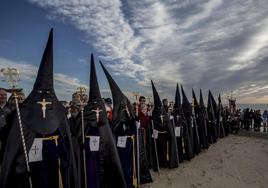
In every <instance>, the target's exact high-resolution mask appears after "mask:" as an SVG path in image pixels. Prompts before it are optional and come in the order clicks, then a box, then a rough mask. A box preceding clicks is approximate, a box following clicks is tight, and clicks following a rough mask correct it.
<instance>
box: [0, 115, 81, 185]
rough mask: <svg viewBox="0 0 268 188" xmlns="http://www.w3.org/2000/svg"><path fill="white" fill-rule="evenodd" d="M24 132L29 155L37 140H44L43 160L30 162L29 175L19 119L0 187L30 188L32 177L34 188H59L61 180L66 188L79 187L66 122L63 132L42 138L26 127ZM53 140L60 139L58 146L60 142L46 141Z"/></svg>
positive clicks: (11, 136) (64, 120)
mask: <svg viewBox="0 0 268 188" xmlns="http://www.w3.org/2000/svg"><path fill="white" fill-rule="evenodd" d="M23 128H24V136H25V142H26V148H27V152H28V153H29V151H30V148H31V146H32V144H33V141H34V139H35V138H43V150H42V155H43V160H42V161H38V162H30V163H29V166H30V170H31V174H28V172H27V169H26V162H25V157H24V153H23V146H22V140H21V135H20V129H19V124H18V121H17V119H15V121H14V123H13V124H12V127H11V131H10V134H9V136H8V140H7V145H6V149H5V154H4V159H3V167H2V170H3V171H2V174H1V177H0V187H4V188H14V187H16V188H28V187H29V179H28V177H29V176H30V177H31V178H32V183H33V187H40V188H48V187H59V181H60V179H62V181H61V183H62V185H63V187H66V188H72V187H77V184H78V179H77V173H76V172H77V169H76V165H75V160H74V152H73V146H72V141H71V133H70V129H69V125H68V123H67V121H66V119H63V120H62V123H61V124H60V126H59V128H58V129H57V130H56V131H55V132H54V133H52V134H47V135H40V134H38V133H36V132H34V131H33V130H31V129H29V128H28V126H24V127H23ZM51 136H56V137H58V139H57V142H58V145H57V144H56V141H53V140H52V141H51V140H46V139H47V138H48V137H51ZM14 138H16V139H14ZM59 161H60V163H59ZM59 168H60V175H59ZM60 176H61V177H60Z"/></svg>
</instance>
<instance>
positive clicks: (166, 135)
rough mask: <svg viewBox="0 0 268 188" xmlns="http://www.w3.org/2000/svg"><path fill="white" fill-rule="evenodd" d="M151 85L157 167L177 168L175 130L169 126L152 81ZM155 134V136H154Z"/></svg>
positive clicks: (168, 120) (168, 119) (168, 118)
mask: <svg viewBox="0 0 268 188" xmlns="http://www.w3.org/2000/svg"><path fill="white" fill-rule="evenodd" d="M151 84H152V90H153V97H154V109H153V112H152V120H153V124H154V131H153V132H154V137H155V139H156V146H157V156H158V162H159V166H160V167H169V168H177V167H178V164H179V160H178V150H177V149H178V148H177V143H176V136H175V130H174V127H173V126H172V124H171V121H170V117H169V115H168V113H167V112H166V111H165V109H164V107H163V105H162V103H161V100H160V97H159V95H158V92H157V90H156V88H155V86H154V83H153V81H151ZM156 132H157V134H155V133H156ZM156 135H157V136H156ZM154 153H155V151H154ZM154 156H155V155H154ZM154 163H155V164H154V169H156V162H154Z"/></svg>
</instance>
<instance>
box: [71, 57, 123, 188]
mask: <svg viewBox="0 0 268 188" xmlns="http://www.w3.org/2000/svg"><path fill="white" fill-rule="evenodd" d="M89 88H90V91H89V99H90V100H89V101H88V102H87V104H86V106H85V107H84V125H85V130H84V133H85V144H84V146H83V144H82V132H83V131H82V126H81V124H82V121H83V120H82V118H81V114H79V115H78V120H77V124H76V127H77V130H79V131H78V134H77V135H74V136H75V137H76V139H77V142H78V143H80V147H79V149H77V150H76V156H77V163H78V165H77V166H78V171H79V174H80V176H79V177H80V178H81V182H82V183H81V187H87V188H109V187H118V188H125V187H127V186H126V182H125V179H124V174H123V170H122V167H121V163H120V159H119V155H118V152H117V149H116V144H115V141H114V138H113V134H112V131H111V128H110V125H109V121H108V118H107V114H106V109H105V104H104V102H103V100H102V98H101V94H100V89H99V85H98V80H97V75H96V69H95V63H94V57H93V54H91V68H90V87H89ZM83 149H85V159H86V160H85V161H86V164H85V166H84V164H83V157H82V150H83ZM84 167H86V171H84ZM84 172H86V177H87V179H86V181H85V179H84V178H85V175H84ZM84 182H87V186H85V183H84Z"/></svg>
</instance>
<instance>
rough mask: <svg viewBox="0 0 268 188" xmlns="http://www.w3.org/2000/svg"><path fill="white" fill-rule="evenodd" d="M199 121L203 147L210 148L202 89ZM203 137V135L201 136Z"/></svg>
mask: <svg viewBox="0 0 268 188" xmlns="http://www.w3.org/2000/svg"><path fill="white" fill-rule="evenodd" d="M198 118H199V120H198V121H199V123H200V125H199V126H200V128H201V130H202V133H201V134H202V138H200V140H201V143H202V147H203V149H208V148H209V143H208V128H207V121H208V119H207V110H206V107H205V104H204V100H203V94H202V90H201V89H200V96H199V115H198ZM200 137H201V136H200Z"/></svg>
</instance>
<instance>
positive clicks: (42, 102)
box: [37, 99, 52, 118]
mask: <svg viewBox="0 0 268 188" xmlns="http://www.w3.org/2000/svg"><path fill="white" fill-rule="evenodd" d="M37 104H40V105H41V106H42V112H43V118H46V109H47V105H48V104H52V102H47V101H46V99H43V100H42V101H38V102H37Z"/></svg>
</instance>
